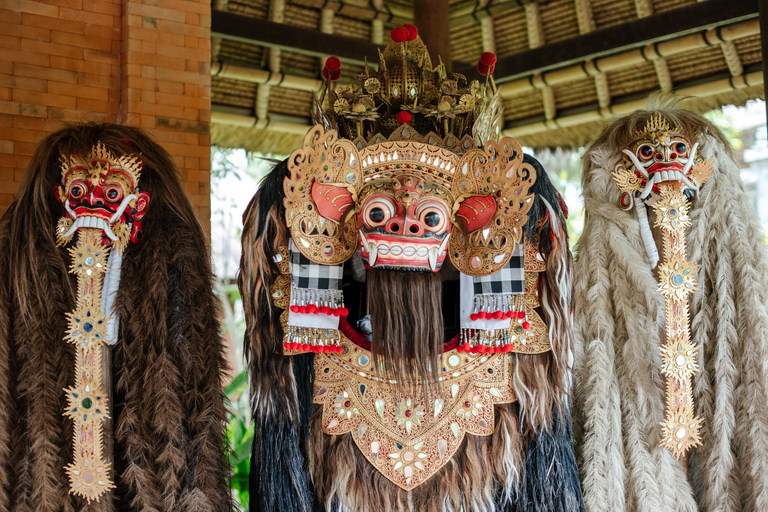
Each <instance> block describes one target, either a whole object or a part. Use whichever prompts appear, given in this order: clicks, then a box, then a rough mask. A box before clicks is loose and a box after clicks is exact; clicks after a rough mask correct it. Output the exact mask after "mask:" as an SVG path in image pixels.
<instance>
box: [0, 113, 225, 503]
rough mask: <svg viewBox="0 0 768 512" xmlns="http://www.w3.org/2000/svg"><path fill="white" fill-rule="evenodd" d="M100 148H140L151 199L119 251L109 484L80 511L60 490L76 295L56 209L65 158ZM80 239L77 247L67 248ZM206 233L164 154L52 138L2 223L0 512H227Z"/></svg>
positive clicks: (121, 150) (139, 141)
mask: <svg viewBox="0 0 768 512" xmlns="http://www.w3.org/2000/svg"><path fill="white" fill-rule="evenodd" d="M98 141H101V142H102V143H103V144H104V145H105V146H106V148H107V149H108V150H110V151H111V152H112V153H113V154H114V155H116V156H119V155H122V154H125V153H138V154H141V158H142V161H143V163H144V168H143V172H142V175H141V178H140V181H139V185H140V186H141V189H142V190H144V191H147V192H149V193H150V194H151V201H150V204H149V209H148V212H147V215H146V217H145V218H144V234H145V236H144V239H143V241H142V243H141V244H139V245H133V244H129V245H128V247H127V249H126V250H125V253H124V258H123V264H122V277H121V280H120V288H119V290H118V292H117V298H116V310H117V313H118V315H119V317H120V324H119V325H120V327H119V336H118V342H117V344H116V345H115V346H114V347H113V348H112V365H111V374H112V383H113V398H112V401H111V403H110V414H111V417H112V425H113V429H112V431H111V432H110V433H108V436H111V437H112V438H113V440H114V450H113V452H114V471H113V479H114V481H115V485H116V488H115V489H114V490H113V491H112V492H111V493H109V494H108V495H107V496H103V497H102V498H101V500H100V501H99V502H93V503H91V504H90V505H87V504H86V503H85V501H84V500H81V499H79V498H77V497H74V496H73V495H70V494H69V493H68V491H69V481H68V479H67V476H66V474H65V471H64V466H65V465H66V464H68V463H69V462H71V460H72V421H71V420H69V419H68V418H65V417H64V416H63V414H62V411H63V409H64V407H65V405H66V394H65V392H64V388H65V387H68V386H71V385H72V384H73V382H74V378H75V367H74V352H75V349H74V346H73V345H72V344H70V343H68V342H66V341H64V336H65V330H66V327H67V322H66V319H65V315H66V314H67V313H68V312H70V311H71V310H72V308H73V307H74V301H75V290H76V288H77V286H76V280H75V279H76V278H75V277H74V275H73V274H70V273H69V272H68V267H69V264H70V256H69V254H68V252H67V249H66V248H65V247H56V237H55V229H56V223H57V221H58V220H59V218H61V217H62V216H63V215H64V213H65V212H64V208H63V206H62V205H60V204H59V203H58V202H57V201H56V200H55V199H54V195H53V190H54V188H53V186H54V183H58V182H59V181H60V180H61V171H60V165H59V157H60V155H61V154H65V155H71V154H73V155H85V154H88V152H89V151H90V150H91V147H92V146H93V145H95V144H96V143H97V142H98ZM73 243H74V242H73ZM212 281H213V274H212V272H211V264H210V259H209V256H208V251H207V250H206V238H205V234H204V233H203V230H202V227H201V225H200V222H199V221H198V220H197V218H196V216H195V212H194V209H193V207H192V204H191V203H190V201H189V199H188V198H187V196H186V195H185V193H184V191H183V189H182V185H181V180H180V179H179V176H178V173H177V171H176V169H175V167H174V165H173V162H172V160H171V157H170V155H168V153H166V152H165V151H164V150H163V149H162V148H160V147H159V146H158V145H157V144H155V143H154V142H153V141H151V140H150V139H149V138H148V137H147V136H146V135H145V134H144V133H143V132H141V131H139V130H136V129H133V128H127V127H122V126H117V125H86V126H77V127H72V128H67V129H64V130H61V131H59V132H56V133H54V134H52V135H50V136H49V137H47V138H46V139H45V140H43V142H42V143H41V144H40V146H39V147H38V149H37V151H36V152H35V154H34V155H33V157H32V160H31V162H30V164H29V167H28V168H27V171H26V174H25V175H24V179H23V182H22V184H21V188H20V190H19V194H18V196H17V197H16V199H15V201H14V202H13V204H12V205H11V206H10V208H9V210H8V212H7V213H6V214H5V215H4V216H3V218H2V221H1V222H0V510H3V511H13V512H32V511H35V512H73V511H85V510H88V511H91V510H93V511H97V510H98V511H137V512H138V511H142V512H145V511H147V512H148V511H169V512H170V511H190V512H192V511H194V512H200V511H211V512H213V511H228V510H231V494H230V491H229V488H228V486H227V478H228V475H229V466H228V463H227V461H226V457H225V452H224V446H225V443H226V437H225V428H226V410H225V408H224V403H223V397H222V392H221V379H222V372H223V370H224V368H225V365H226V359H225V356H224V352H223V346H222V340H221V337H220V332H219V316H220V315H219V308H218V306H217V300H216V298H215V296H214V294H213V287H212V285H213V282H212Z"/></svg>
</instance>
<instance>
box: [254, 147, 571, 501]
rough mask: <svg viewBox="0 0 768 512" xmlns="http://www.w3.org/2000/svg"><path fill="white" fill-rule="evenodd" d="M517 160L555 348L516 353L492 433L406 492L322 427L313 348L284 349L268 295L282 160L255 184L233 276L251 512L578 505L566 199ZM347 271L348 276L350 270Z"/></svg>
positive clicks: (279, 232)
mask: <svg viewBox="0 0 768 512" xmlns="http://www.w3.org/2000/svg"><path fill="white" fill-rule="evenodd" d="M526 161H527V162H530V163H532V164H533V165H534V166H536V169H537V176H538V177H537V181H536V184H535V187H534V188H533V189H532V192H534V193H535V194H536V201H535V205H534V207H533V208H532V209H531V211H530V213H529V219H530V220H529V222H528V224H527V226H526V232H527V236H529V237H531V239H537V240H541V242H540V247H539V249H540V251H541V252H542V253H543V254H544V255H545V257H546V259H547V270H546V272H544V273H542V277H541V280H540V283H541V284H540V297H541V302H542V316H543V318H544V320H545V321H546V323H547V325H548V326H549V334H550V339H551V340H552V348H553V350H552V352H549V353H545V354H539V355H523V354H514V357H515V361H516V363H515V372H514V375H513V382H514V388H515V392H516V394H517V397H518V401H517V402H516V403H513V404H504V405H496V406H495V414H496V430H495V432H494V434H493V435H492V436H488V437H476V436H472V435H467V437H466V439H465V440H464V443H463V444H462V446H461V448H460V449H459V451H458V452H457V453H456V454H455V455H454V458H453V460H452V461H451V462H450V463H448V464H447V465H445V466H444V467H442V468H441V469H440V470H439V471H438V472H437V473H436V474H435V475H434V476H433V477H432V478H431V479H430V480H428V481H427V482H425V483H424V484H423V485H421V486H419V487H417V488H415V489H414V490H412V491H411V492H406V491H404V490H402V489H400V488H399V487H397V486H395V485H394V484H393V483H391V482H390V481H389V480H387V479H386V478H385V477H384V476H383V475H381V474H380V473H379V472H378V471H377V470H375V468H374V467H373V466H372V465H371V464H370V463H369V462H368V461H367V460H366V459H365V458H364V457H363V455H362V454H361V453H360V451H359V449H358V448H357V447H356V446H355V444H354V442H353V440H352V438H351V434H345V435H339V436H330V435H327V434H324V433H323V431H322V422H321V415H322V407H321V406H316V405H313V402H312V401H313V396H314V390H313V376H314V366H313V358H314V354H303V355H299V356H292V357H285V356H283V355H282V352H283V330H282V327H281V325H280V322H279V316H280V313H281V310H280V309H278V308H277V307H276V306H275V305H274V304H272V303H271V298H270V293H269V290H270V287H271V286H272V285H273V284H274V283H275V281H276V280H277V278H278V276H279V275H280V272H279V269H278V267H277V265H276V264H275V263H274V260H273V257H274V255H275V254H277V253H278V252H279V251H280V249H281V248H283V247H285V246H286V245H287V244H288V238H289V233H288V230H287V228H286V225H285V220H284V219H285V209H284V207H283V200H282V199H283V179H284V178H285V176H286V175H287V165H286V163H285V162H283V163H281V164H279V165H278V166H277V167H276V168H275V169H274V170H273V171H272V173H270V174H269V175H268V176H267V177H266V178H265V179H264V181H263V182H262V184H261V187H260V188H259V191H258V192H257V193H256V195H255V196H254V198H253V200H252V201H251V204H250V205H249V206H248V209H247V210H246V212H245V215H244V227H243V253H242V254H243V258H242V260H241V273H240V278H239V284H240V288H241V291H242V296H243V301H244V309H245V314H246V323H247V328H246V336H245V353H246V355H247V357H248V362H249V370H250V375H251V379H250V384H251V406H252V409H253V417H254V422H255V425H256V432H255V441H254V445H253V454H252V459H251V479H250V499H251V503H250V506H251V510H259V511H267V512H310V511H315V512H319V511H328V512H331V511H333V512H336V511H339V512H342V511H343V512H406V511H407V512H417V511H418V512H469V511H472V512H517V511H521V512H522V511H534V512H545V511H547V512H566V511H568V512H572V511H579V510H582V509H583V503H582V498H581V489H580V487H579V481H578V472H577V469H576V461H575V455H574V452H573V445H572V435H571V424H570V421H571V420H570V405H569V402H568V396H569V393H570V387H571V377H570V371H571V370H570V368H571V366H572V362H573V355H572V354H573V353H572V347H571V339H572V318H573V301H572V292H571V274H572V260H571V256H570V252H569V251H568V245H567V240H568V236H567V232H566V229H565V212H564V203H563V202H562V199H561V198H560V195H559V194H558V193H557V191H556V190H555V189H554V188H553V187H552V185H551V183H550V182H549V180H548V179H547V176H546V173H545V172H544V170H543V168H541V166H540V165H539V164H538V162H536V161H535V160H533V159H532V158H530V157H526ZM350 265H351V263H350ZM369 272H370V271H369ZM379 272H381V271H379ZM347 275H348V276H350V277H351V273H350V274H347ZM399 285H400V286H402V285H403V283H399ZM446 300H449V299H446ZM454 300H455V298H454ZM348 304H349V303H348ZM433 309H434V308H433ZM426 310H427V309H426V308H425V311H426ZM420 314H425V313H424V312H420ZM440 321H442V319H441V320H440ZM422 349H423V350H424V354H422V355H421V356H422V357H423V358H429V357H430V354H429V353H428V352H429V347H422ZM385 355H386V354H385ZM389 357H392V356H391V355H390V356H389Z"/></svg>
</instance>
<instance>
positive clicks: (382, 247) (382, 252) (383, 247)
mask: <svg viewBox="0 0 768 512" xmlns="http://www.w3.org/2000/svg"><path fill="white" fill-rule="evenodd" d="M376 252H378V253H379V256H386V255H387V253H389V246H388V245H387V244H386V243H384V242H381V243H379V245H377V246H376Z"/></svg>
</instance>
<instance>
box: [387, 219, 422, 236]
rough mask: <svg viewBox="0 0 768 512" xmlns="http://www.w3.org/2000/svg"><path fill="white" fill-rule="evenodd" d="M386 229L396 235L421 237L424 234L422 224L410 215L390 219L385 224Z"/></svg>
mask: <svg viewBox="0 0 768 512" xmlns="http://www.w3.org/2000/svg"><path fill="white" fill-rule="evenodd" d="M386 229H387V231H389V232H390V233H393V234H396V235H406V236H421V235H423V234H424V224H423V223H422V222H421V221H419V220H418V219H414V218H413V217H411V216H410V215H405V216H404V217H403V216H398V217H394V218H392V219H390V221H389V222H387V224H386Z"/></svg>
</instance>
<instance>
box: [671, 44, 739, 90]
mask: <svg viewBox="0 0 768 512" xmlns="http://www.w3.org/2000/svg"><path fill="white" fill-rule="evenodd" d="M667 65H668V66H669V73H670V75H671V76H672V83H676V84H677V83H680V82H687V81H689V80H695V79H697V78H702V77H705V76H707V75H711V74H712V70H713V69H717V70H723V71H728V64H726V62H725V57H723V50H721V49H720V47H719V46H712V47H710V48H702V49H701V50H699V51H698V52H696V53H681V54H680V55H673V56H671V57H669V58H668V59H667Z"/></svg>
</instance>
